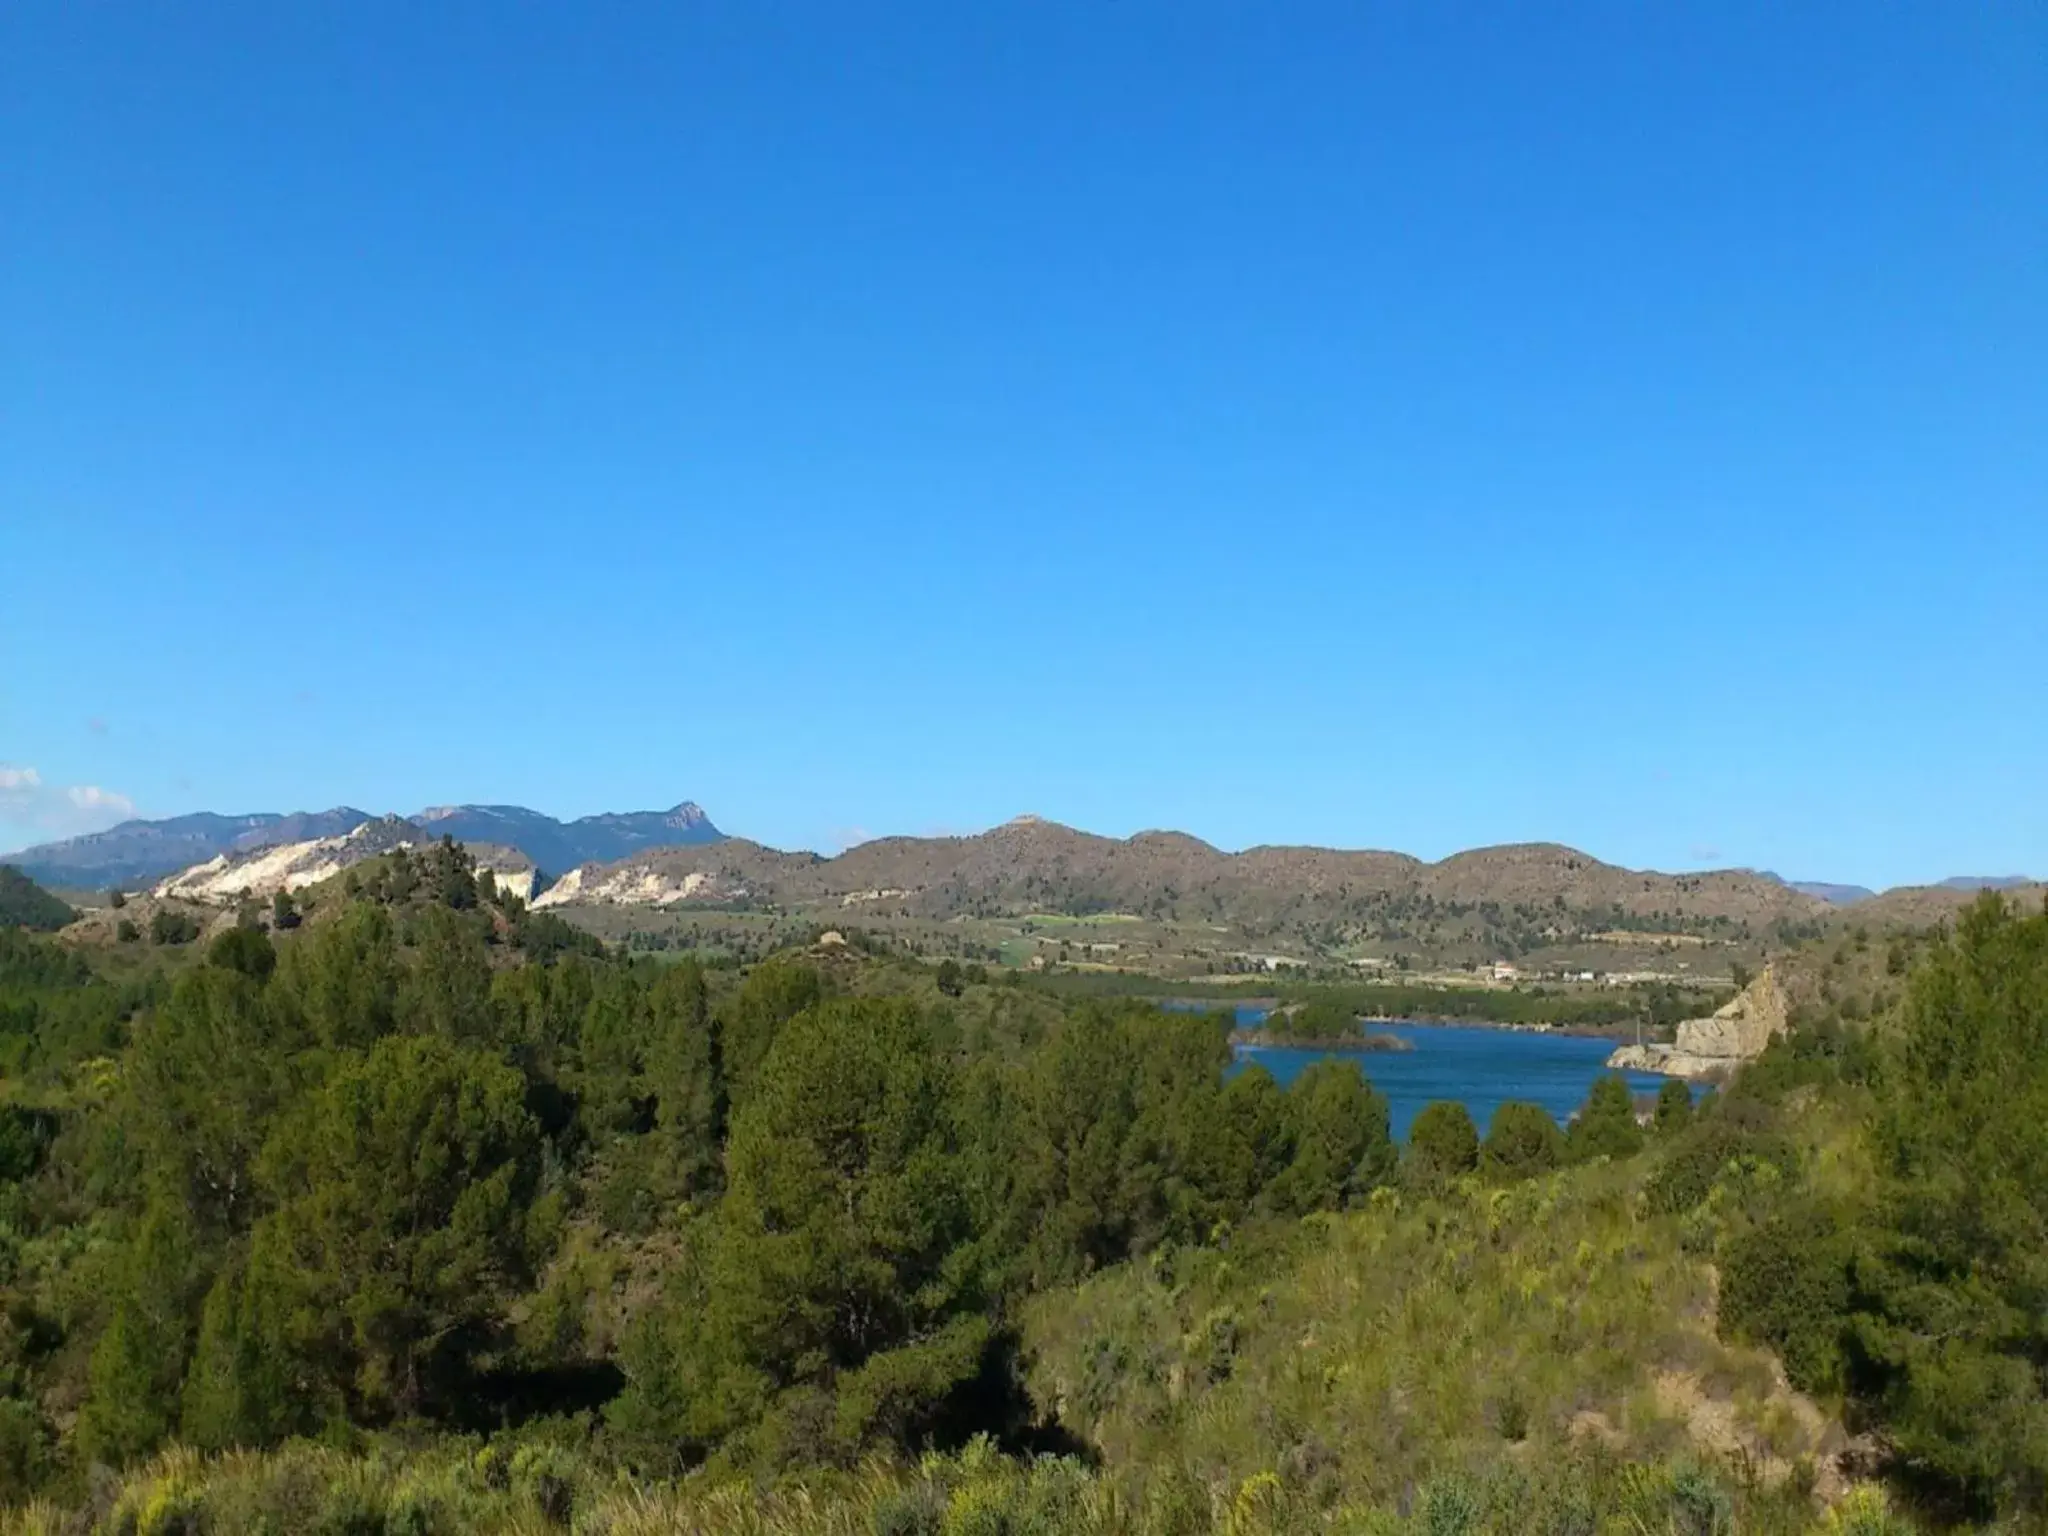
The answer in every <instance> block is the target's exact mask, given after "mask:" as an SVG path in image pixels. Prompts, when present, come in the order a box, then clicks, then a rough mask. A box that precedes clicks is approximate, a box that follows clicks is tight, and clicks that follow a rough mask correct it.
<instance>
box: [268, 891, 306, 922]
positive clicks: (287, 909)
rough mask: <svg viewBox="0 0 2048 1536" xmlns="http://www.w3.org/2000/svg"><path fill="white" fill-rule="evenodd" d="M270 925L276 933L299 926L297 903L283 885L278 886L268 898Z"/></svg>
mask: <svg viewBox="0 0 2048 1536" xmlns="http://www.w3.org/2000/svg"><path fill="white" fill-rule="evenodd" d="M270 926H271V928H272V929H273V930H274V931H275V932H278V933H284V932H286V931H288V930H289V929H293V928H296V927H298V926H299V904H298V903H297V902H296V901H294V900H293V899H292V893H291V892H290V891H288V890H286V889H284V887H283V886H279V887H278V888H277V890H276V891H275V892H273V893H272V895H271V898H270Z"/></svg>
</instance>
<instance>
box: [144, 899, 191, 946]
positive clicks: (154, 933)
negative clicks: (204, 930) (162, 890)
mask: <svg viewBox="0 0 2048 1536" xmlns="http://www.w3.org/2000/svg"><path fill="white" fill-rule="evenodd" d="M198 937H199V919H198V918H196V917H194V916H193V915H192V914H191V913H190V912H187V911H184V910H183V909H182V908H179V907H158V908H157V909H156V911H155V913H154V914H152V915H151V917H150V919H149V942H150V943H152V944H190V943H191V942H192V941H193V940H194V939H196V938H198Z"/></svg>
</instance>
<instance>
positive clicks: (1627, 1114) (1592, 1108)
mask: <svg viewBox="0 0 2048 1536" xmlns="http://www.w3.org/2000/svg"><path fill="white" fill-rule="evenodd" d="M1566 1143H1567V1145H1568V1146H1569V1148H1570V1150H1571V1155H1572V1157H1573V1159H1574V1160H1576V1161H1578V1162H1588V1161H1590V1160H1591V1159H1593V1158H1596V1157H1614V1158H1621V1157H1633V1156H1635V1155H1636V1153H1638V1152H1640V1151H1642V1150H1643V1128H1642V1127H1641V1126H1640V1125H1638V1124H1636V1106H1635V1100H1634V1099H1633V1098H1632V1097H1631V1096H1630V1094H1629V1091H1628V1083H1627V1082H1626V1081H1625V1080H1624V1079H1623V1078H1622V1077H1621V1076H1620V1074H1618V1073H1612V1072H1610V1073H1609V1074H1608V1075H1607V1076H1605V1077H1602V1078H1600V1079H1598V1080H1597V1081H1595V1083H1594V1084H1593V1089H1592V1092H1590V1093H1588V1094H1587V1095H1586V1102H1585V1104H1584V1105H1583V1106H1581V1108H1580V1109H1579V1112H1578V1114H1577V1115H1575V1116H1574V1117H1573V1118H1572V1128H1571V1132H1570V1134H1569V1135H1568V1136H1567V1137H1566Z"/></svg>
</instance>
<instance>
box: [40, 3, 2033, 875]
mask: <svg viewBox="0 0 2048 1536" xmlns="http://www.w3.org/2000/svg"><path fill="white" fill-rule="evenodd" d="M429 13H431V14H429ZM0 229H4V230H5V231H6V233H5V236H4V238H0V337H4V338H5V340H4V342H0V591H4V603H0V764H5V765H6V766H5V767H4V768H0V847H5V846H9V845H11V844H16V843H25V842H30V841H34V840H37V839H39V838H40V837H42V836H45V835H50V834H53V833H57V832H67V831H74V830H79V829H81V828H84V827H87V826H91V825H99V824H104V823H105V822H106V821H107V820H109V819H110V818H112V817H114V816H117V815H118V814H120V812H121V810H122V809H123V807H124V806H126V805H130V804H132V805H133V806H134V807H136V808H137V809H138V810H139V811H140V812H141V813H143V814H149V815H163V814H169V813H174V812H178V811H183V810H190V809H199V808H208V809H219V810H230V811H234V810H245V809H292V808H298V807H321V806H326V805H330V804H335V803H344V802H345V803H351V804H355V805H360V806H363V807H366V808H368V809H372V810H384V809H397V810H411V809H415V808H417V807H420V806H422V805H426V804H432V803H438V802H443V801H451V800H497V801H517V802H522V803H526V804H531V805H534V806H536V807H540V808H542V809H546V810H550V811H552V812H555V813H557V814H561V815H574V814H580V813H586V812H590V811H594V810H601V809H607V808H611V809H620V808H627V807H642V806H654V805H666V804H669V803H672V802H673V801H675V800H678V799H680V798H683V797H685V796H689V797H692V798H695V799H697V800H699V801H701V802H702V803H703V804H704V805H705V806H706V807H707V808H708V809H709V810H710V811H711V813H712V814H713V816H714V818H715V819H716V820H717V821H718V822H719V823H720V824H721V825H723V826H725V827H727V828H728V829H729V830H733V831H737V832H741V833H745V834H748V835H751V836H755V837H759V838H761V839H763V840H765V841H769V842H774V843H778V844H782V845H808V846H825V847H832V846H836V845H838V844H841V843H844V842H846V841H848V840H851V839H854V838H857V837H859V836H862V835H869V834H875V833H882V832H926V831H932V830H937V829H945V830H971V829H978V828H980V827H983V826H986V825H988V824H990V823H993V822H996V821H999V820H1002V819H1005V818H1007V817H1009V816H1011V815H1014V814H1016V813H1018V812H1022V811H1034V812H1038V813H1041V814H1044V815H1047V816H1052V817H1055V818H1057V819H1060V820H1063V821H1069V822H1072V823H1075V824H1078V825H1081V826H1085V827H1089V828H1092V829H1095V830H1099V831H1104V832H1112V833H1127V832H1130V831H1134V830H1137V829H1140V828H1143V827H1147V826H1162V825H1163V826H1175V827H1182V828H1185V829H1187V830H1190V831H1193V832H1195V833H1197V834H1199V835H1201V836H1204V837H1207V838H1209V839H1210V840H1212V841H1214V842H1216V843H1219V844H1221V845H1224V846H1227V847H1240V846H1246V845H1249V844H1253V843H1258V842H1319V843H1329V844H1338V845H1346V846H1372V847H1394V848H1401V849H1406V850H1409V851H1412V852H1416V853H1420V854H1423V855H1425V856H1439V855H1442V854H1444V853H1447V852H1450V851H1452V850H1454V849H1457V848H1460V847H1465V846H1470V845H1474V844H1480V843H1488V842H1498V841H1511V840H1524V839H1554V840H1558V841H1564V842H1570V843H1573V844H1576V845H1578V846H1580V847H1583V848H1585V849H1588V850H1589V851H1591V852H1593V853H1596V854H1598V855H1600V856H1602V857H1605V858H1609V859H1614V860H1617V861H1621V862H1625V863H1630V864H1640V865H1655V866H1659V867H1665V868H1682V867H1697V866H1704V865H1718V864H1749V865H1759V866H1767V867H1772V868H1777V869H1780V870H1782V871H1785V872H1787V873H1789V874H1796V875H1801V876H1809V877H1826V878H1833V879H1842V880H1855V881H1861V882H1866V883H1871V884H1887V883H1895V882H1904V881H1912V880H1921V879H1931V878H1936V877H1939V876H1942V875H1946V874H1950V873H1956V872H1960V871H1968V872H2005V871H2008V870H2028V871H2031V872H2033V873H2036V874H2048V796H2043V794H2042V793H2041V784H2042V780H2043V771H2044V760H2048V367H2044V365H2043V364H2044V359H2048V11H2044V10H2043V9H2042V8H2041V7H2040V6H2039V5H2038V4H2033V3H2030V0H2021V3H2004V4H2000V3H1991V4H1983V5H1969V6H1957V5H1951V4H1945V3H1941V4H1935V3H1928V4H1897V5H1884V6H1862V5H1795V6H1786V5H1782V4H1776V3H1772V4H1743V3H1723V0H1716V3H1712V4H1705V3H1702V4H1693V5H1681V4H1659V5H1651V6H1645V5H1641V4H1638V3H1633V0H1631V3H1616V4H1612V5H1562V6H1541V7H1535V6H1523V7H1503V6H1479V5H1466V4H1444V5H1423V4H1410V3H1387V4H1372V5H1359V4H1355V3H1350V0H1346V3H1340V4H1320V3H1312V0H1303V3H1287V4H1280V5H1272V4H1253V3H1249V0H1238V3H1212V0H1087V3H1072V4H1069V3H1053V0H1034V3H1032V4H1029V5H1023V4H986V5H971V6H963V5H958V4H939V3H930V4H907V3H906V4H898V5H847V4H844V3H832V4H824V3H817V4H808V3H794V0H792V3H786V4H777V5H770V6H756V5H727V4H719V5H709V4H702V5H689V4H676V5H647V6H620V5H588V4H585V5H567V4H560V5H532V6H518V7H506V6H500V5H495V4H488V5H487V4H472V5H450V6H433V7H417V6H413V5H400V4H381V3H363V0H358V3H352V4H348V5H340V4H319V3H313V4H305V5H289V6H279V5H273V4H258V3H247V4H232V3H224V4H218V5H208V6H203V7H198V8H193V7H175V6H169V5H157V4H140V3H138V4H130V5H118V6H116V5H106V6H79V5H72V4H62V3H45V0H20V3H17V4H14V5H10V6H8V7H7V8H6V10H5V14H4V16H0Z"/></svg>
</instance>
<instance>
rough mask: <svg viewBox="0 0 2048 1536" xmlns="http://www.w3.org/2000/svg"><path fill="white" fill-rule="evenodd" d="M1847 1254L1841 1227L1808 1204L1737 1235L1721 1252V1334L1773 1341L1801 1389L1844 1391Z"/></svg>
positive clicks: (1846, 1244)
mask: <svg viewBox="0 0 2048 1536" xmlns="http://www.w3.org/2000/svg"><path fill="white" fill-rule="evenodd" d="M1848 1258H1849V1249H1848V1242H1847V1239H1846V1237H1845V1235H1844V1233H1843V1231H1842V1229H1841V1227H1840V1225H1839V1224H1838V1223H1837V1222H1836V1220H1835V1219H1834V1218H1833V1217H1832V1215H1831V1214H1829V1213H1828V1212H1826V1211H1824V1210H1821V1209H1819V1208H1817V1207H1814V1206H1810V1205H1802V1206H1798V1207H1795V1208H1793V1209H1790V1210H1786V1211H1783V1212H1780V1213H1779V1214H1778V1215H1776V1216H1773V1217H1771V1218H1769V1219H1768V1220H1766V1221H1764V1222H1761V1223H1760V1224H1758V1225H1757V1226H1755V1227H1752V1228H1750V1229H1749V1230H1748V1231H1746V1232H1742V1233H1740V1234H1738V1235H1737V1236H1735V1237H1734V1238H1732V1239H1731V1240H1730V1241H1729V1242H1728V1244H1727V1245H1726V1248H1725V1249H1724V1251H1723V1253H1722V1255H1721V1309H1720V1329H1721V1333H1722V1335H1723V1337H1726V1338H1733V1339H1739V1340H1742V1341H1744V1342H1747V1343H1751V1344H1765V1345H1769V1346H1770V1347H1771V1348H1772V1349H1774V1350H1776V1351H1777V1353H1778V1356H1779V1358H1780V1359H1782V1360H1783V1361H1784V1363H1785V1374H1786V1376H1788V1377H1789V1378H1790V1379H1791V1382H1792V1384H1793V1385H1794V1386H1795V1387H1798V1388H1799V1389H1800V1390H1801V1391H1802V1392H1815V1393H1825V1394H1832V1393H1835V1392H1838V1391H1839V1390H1841V1387H1842V1383H1843V1359H1844V1355H1843V1346H1844V1341H1845V1339H1846V1337H1847V1328H1848V1310H1849V1294H1850V1293H1849V1263H1848Z"/></svg>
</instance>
